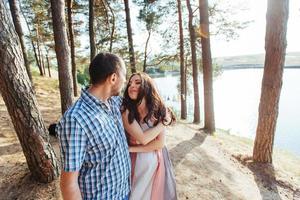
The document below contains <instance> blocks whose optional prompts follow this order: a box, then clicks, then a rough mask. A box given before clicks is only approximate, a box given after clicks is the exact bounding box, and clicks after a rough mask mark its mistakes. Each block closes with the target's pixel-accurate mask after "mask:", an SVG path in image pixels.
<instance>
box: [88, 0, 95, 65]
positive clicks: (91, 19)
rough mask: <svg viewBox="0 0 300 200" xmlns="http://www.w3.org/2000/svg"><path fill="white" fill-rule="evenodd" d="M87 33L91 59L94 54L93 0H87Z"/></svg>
mask: <svg viewBox="0 0 300 200" xmlns="http://www.w3.org/2000/svg"><path fill="white" fill-rule="evenodd" d="M89 35H90V50H91V55H90V56H91V61H92V60H93V58H94V57H95V56H96V42H95V29H94V0H89Z"/></svg>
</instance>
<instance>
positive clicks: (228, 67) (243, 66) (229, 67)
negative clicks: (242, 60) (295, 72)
mask: <svg viewBox="0 0 300 200" xmlns="http://www.w3.org/2000/svg"><path fill="white" fill-rule="evenodd" d="M263 68H264V65H262V64H236V65H226V66H222V67H221V69H222V70H234V69H263ZM284 69H300V65H288V66H284Z"/></svg>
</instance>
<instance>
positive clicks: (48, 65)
mask: <svg viewBox="0 0 300 200" xmlns="http://www.w3.org/2000/svg"><path fill="white" fill-rule="evenodd" d="M45 51H46V60H47V68H48V74H49V77H50V78H51V70H50V62H49V50H48V49H46V48H45Z"/></svg>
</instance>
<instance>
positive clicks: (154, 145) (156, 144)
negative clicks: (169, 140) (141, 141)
mask: <svg viewBox="0 0 300 200" xmlns="http://www.w3.org/2000/svg"><path fill="white" fill-rule="evenodd" d="M164 146H165V131H163V132H161V133H160V134H159V135H158V137H157V138H156V139H155V140H152V141H151V142H150V143H148V144H146V145H136V146H130V147H129V152H150V151H155V150H158V149H162V148H163V147H164Z"/></svg>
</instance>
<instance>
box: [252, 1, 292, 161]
mask: <svg viewBox="0 0 300 200" xmlns="http://www.w3.org/2000/svg"><path fill="white" fill-rule="evenodd" d="M288 6H289V1H288V0H272V1H271V0H269V1H268V10H267V18H266V19H267V20H266V21H267V26H266V38H265V42H266V44H265V49H266V56H265V66H264V75H263V80H262V88H261V96H260V103H259V116H258V125H257V129H256V137H255V142H254V149H253V160H254V161H255V162H268V163H272V153H273V141H274V135H275V130H276V122H277V116H278V105H279V98H280V91H281V86H282V74H283V66H284V60H285V51H286V45H287V42H286V31H287V21H288V13H289V8H288Z"/></svg>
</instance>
